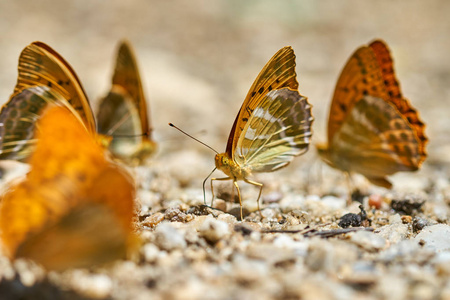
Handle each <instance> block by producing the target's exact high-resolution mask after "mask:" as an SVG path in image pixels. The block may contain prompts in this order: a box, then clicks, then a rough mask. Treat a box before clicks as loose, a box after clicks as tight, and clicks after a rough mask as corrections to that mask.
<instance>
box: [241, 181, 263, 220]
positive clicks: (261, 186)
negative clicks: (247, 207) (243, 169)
mask: <svg viewBox="0 0 450 300" xmlns="http://www.w3.org/2000/svg"><path fill="white" fill-rule="evenodd" d="M244 181H245V182H247V183H249V184H252V185H256V186H259V195H258V199H256V203H257V204H258V211H259V216H260V217H261V218H262V214H261V207H260V206H259V198H261V193H262V189H263V185H264V184H262V183H260V182H256V181H252V180H249V179H246V178H244Z"/></svg>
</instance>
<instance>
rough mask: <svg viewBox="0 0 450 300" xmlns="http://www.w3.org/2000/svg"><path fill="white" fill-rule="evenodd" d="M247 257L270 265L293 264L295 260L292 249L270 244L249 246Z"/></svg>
mask: <svg viewBox="0 0 450 300" xmlns="http://www.w3.org/2000/svg"><path fill="white" fill-rule="evenodd" d="M246 254H247V256H249V257H251V258H256V259H261V260H264V261H265V262H267V263H268V264H270V265H280V264H287V263H294V262H295V259H296V255H295V252H294V251H293V250H292V249H286V248H283V247H277V246H275V245H271V244H254V245H250V246H249V247H248V248H247V251H246Z"/></svg>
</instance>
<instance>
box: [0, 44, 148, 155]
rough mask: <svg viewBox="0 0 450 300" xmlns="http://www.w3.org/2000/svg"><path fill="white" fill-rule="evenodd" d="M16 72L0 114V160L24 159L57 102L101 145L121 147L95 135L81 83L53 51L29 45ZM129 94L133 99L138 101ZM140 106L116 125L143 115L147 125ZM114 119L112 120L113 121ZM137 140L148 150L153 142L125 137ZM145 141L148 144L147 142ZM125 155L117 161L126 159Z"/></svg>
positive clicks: (126, 79) (127, 79)
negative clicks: (40, 121) (42, 121)
mask: <svg viewBox="0 0 450 300" xmlns="http://www.w3.org/2000/svg"><path fill="white" fill-rule="evenodd" d="M18 70H19V75H18V79H17V84H16V87H15V89H14V92H13V94H12V95H11V97H10V100H9V101H8V102H7V103H6V104H5V105H4V106H3V108H2V111H1V112H0V159H12V160H19V161H26V160H27V158H28V156H29V155H30V153H31V152H32V151H33V148H34V144H35V143H36V139H35V138H34V132H35V131H34V127H35V123H36V121H37V120H38V119H39V118H40V116H41V114H42V112H43V111H44V110H45V108H46V107H47V106H48V104H50V103H53V104H55V103H56V104H58V105H62V106H65V107H67V108H68V109H69V110H71V111H72V112H73V113H74V114H75V116H76V117H77V118H78V119H80V120H81V121H82V123H83V125H84V127H85V128H86V129H87V130H88V131H89V132H90V133H91V134H92V135H93V136H96V137H97V138H98V139H99V141H100V142H101V143H103V144H106V145H108V144H109V143H110V142H111V143H112V144H113V145H116V144H121V142H122V141H118V142H116V141H114V140H112V141H111V138H110V137H106V136H101V135H96V134H95V133H96V123H95V119H94V115H93V113H92V109H91V107H90V104H89V101H88V99H87V96H86V94H85V92H84V90H83V87H82V85H81V82H80V80H79V79H78V77H77V75H76V74H75V71H74V70H73V69H72V67H71V66H70V65H69V64H68V63H67V62H66V61H65V60H64V58H62V57H61V56H60V55H59V54H58V53H57V52H56V51H55V50H53V49H52V48H50V47H49V46H48V45H46V44H44V43H41V42H34V43H32V44H31V45H29V46H27V47H26V48H25V49H24V50H23V51H22V53H21V55H20V57H19V67H18ZM121 74H122V76H121V78H122V79H121V82H129V83H130V85H132V83H133V82H135V81H136V76H135V74H132V73H126V72H122V73H121ZM128 76H130V77H128ZM119 77H120V76H119ZM139 86H140V81H139ZM132 95H133V98H136V99H140V98H139V97H137V96H136V97H135V96H134V94H132ZM127 102H129V101H127ZM139 103H144V104H143V106H142V105H140V106H139V107H134V108H133V109H134V112H136V113H132V114H129V115H127V116H121V119H117V120H115V122H116V123H117V124H128V123H130V121H129V119H131V120H133V122H135V123H136V122H139V120H140V117H138V118H135V116H136V115H138V116H140V114H142V115H143V116H145V117H142V120H144V121H142V122H143V123H148V121H147V118H146V108H145V102H144V101H140V102H139ZM130 111H131V110H130ZM141 111H142V112H141ZM111 113H114V112H111ZM116 113H117V112H116ZM116 113H115V114H116ZM115 116H116V115H113V116H112V117H111V118H112V119H114V117H115ZM102 120H103V119H102ZM146 136H147V135H146ZM139 138H140V139H142V140H143V142H142V145H143V146H142V149H147V148H149V147H147V146H148V145H149V144H152V143H153V142H152V141H151V140H149V138H148V137H136V135H135V137H134V138H133V137H132V136H130V135H128V138H127V139H129V140H131V141H132V140H133V139H139ZM121 140H122V139H121ZM147 140H149V141H148V142H146V141H147ZM152 145H153V144H152ZM114 149H115V148H114ZM142 152H145V150H143V151H142ZM116 153H117V152H116ZM124 155H125V154H124ZM124 155H120V156H119V157H118V158H119V159H123V160H126V157H125V156H124ZM130 155H131V153H130ZM143 156H144V155H142V157H143ZM139 157H141V156H139Z"/></svg>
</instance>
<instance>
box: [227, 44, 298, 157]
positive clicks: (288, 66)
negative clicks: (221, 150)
mask: <svg viewBox="0 0 450 300" xmlns="http://www.w3.org/2000/svg"><path fill="white" fill-rule="evenodd" d="M296 76H297V75H296V73H295V54H294V50H292V48H291V47H284V48H282V49H280V50H279V51H278V52H277V53H275V55H274V56H273V57H272V58H271V59H270V60H269V62H268V63H267V64H266V65H265V66H264V68H263V69H262V70H261V72H260V73H259V75H258V76H257V77H256V79H255V81H254V82H253V84H252V86H251V88H250V90H249V92H248V94H247V97H246V98H245V100H244V103H243V104H242V106H241V109H240V110H239V113H238V115H237V116H236V119H235V121H234V124H233V127H232V128H231V132H230V135H229V137H228V143H227V149H226V153H227V154H228V156H229V157H233V151H234V149H236V146H237V144H238V140H239V137H240V136H241V135H242V131H243V130H244V127H245V125H246V123H247V122H248V120H249V117H250V115H251V114H252V112H253V111H254V110H255V108H256V107H257V106H259V104H260V102H261V99H262V98H264V97H265V96H266V94H267V93H268V92H270V91H272V90H276V89H281V88H284V87H287V88H290V89H292V90H297V89H298V82H297V78H296Z"/></svg>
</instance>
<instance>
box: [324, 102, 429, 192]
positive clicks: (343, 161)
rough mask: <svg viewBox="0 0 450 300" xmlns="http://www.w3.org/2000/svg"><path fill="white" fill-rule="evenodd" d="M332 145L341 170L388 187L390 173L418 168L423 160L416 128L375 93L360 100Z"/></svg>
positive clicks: (333, 158) (333, 159)
mask: <svg viewBox="0 0 450 300" xmlns="http://www.w3.org/2000/svg"><path fill="white" fill-rule="evenodd" d="M331 148H332V149H333V152H332V154H331V155H332V156H333V157H332V158H331V159H332V161H333V163H334V164H335V165H336V166H337V167H338V168H339V169H341V170H346V171H351V172H357V173H360V174H362V175H364V176H366V177H367V178H368V179H369V180H371V181H372V182H374V183H376V184H378V185H382V186H385V187H390V184H387V183H388V182H387V180H385V178H384V177H385V176H386V175H391V174H393V173H395V172H398V171H414V170H417V169H418V167H419V165H420V162H421V153H420V144H419V141H418V140H417V136H416V133H415V130H414V128H413V127H412V126H411V124H409V122H408V120H407V119H406V118H405V117H404V116H403V115H402V114H401V113H400V112H399V111H398V110H397V108H396V107H395V106H394V105H393V104H391V103H389V102H386V101H384V100H383V99H381V98H378V97H372V96H364V97H363V98H362V99H361V100H359V101H356V104H355V105H354V106H353V108H352V110H351V112H350V114H349V115H348V116H347V118H346V119H345V120H344V122H343V123H342V125H341V127H340V128H339V130H338V131H337V132H336V135H335V136H334V138H333V140H332V143H331ZM377 182H378V183H377ZM386 182H387V183H386ZM379 183H384V184H379Z"/></svg>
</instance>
